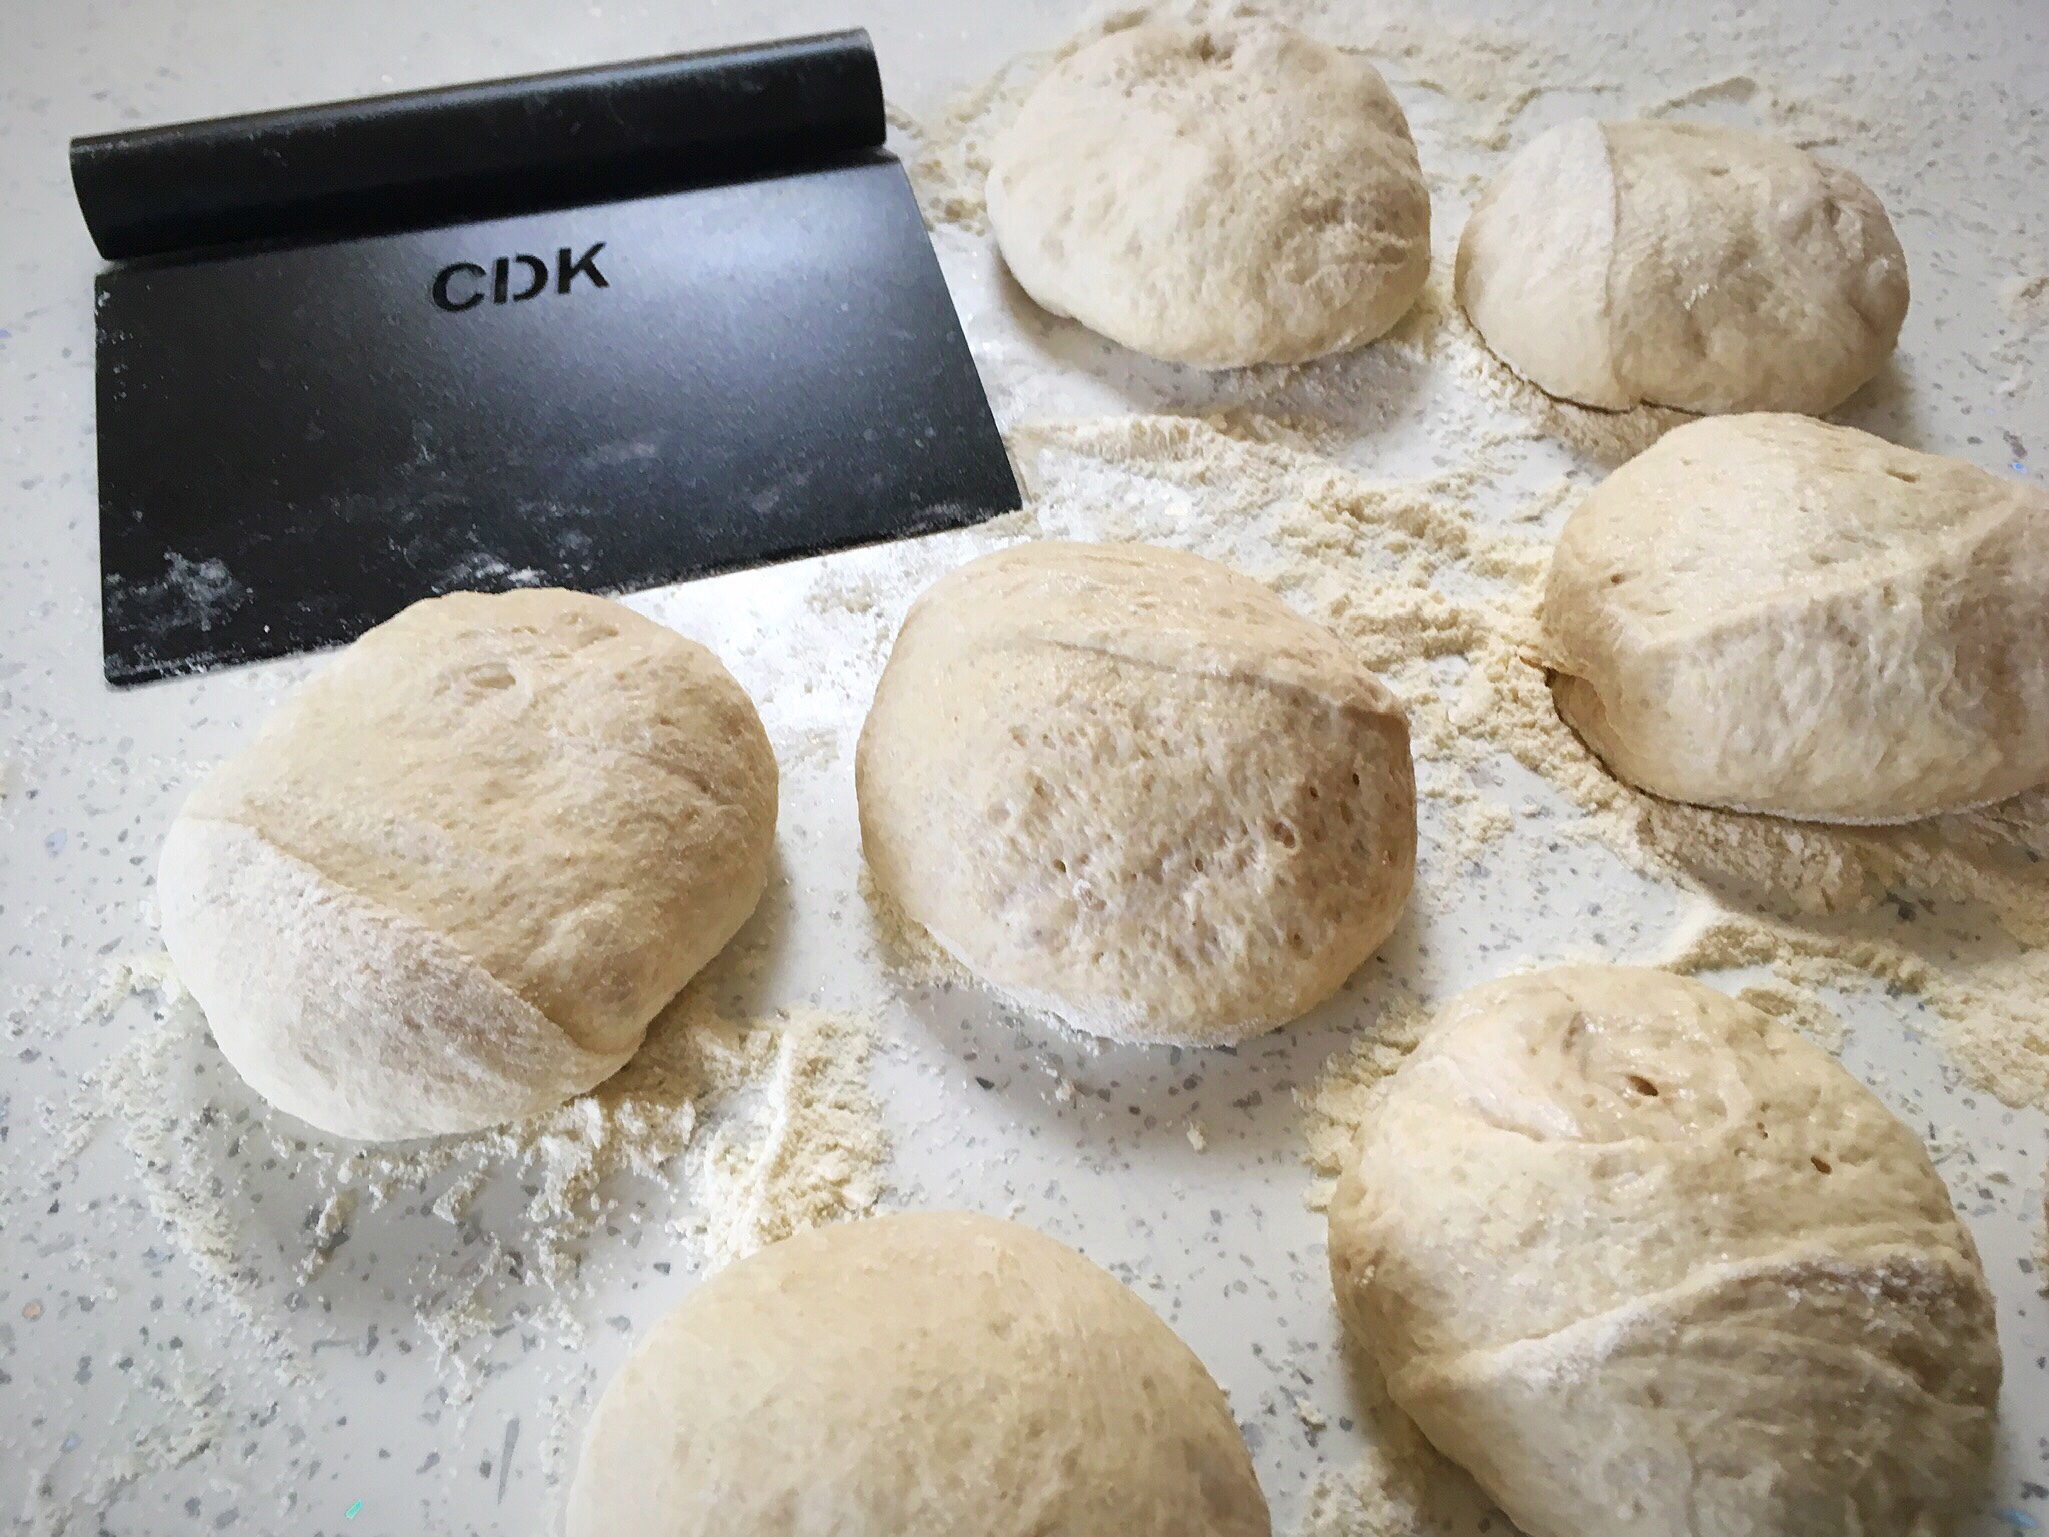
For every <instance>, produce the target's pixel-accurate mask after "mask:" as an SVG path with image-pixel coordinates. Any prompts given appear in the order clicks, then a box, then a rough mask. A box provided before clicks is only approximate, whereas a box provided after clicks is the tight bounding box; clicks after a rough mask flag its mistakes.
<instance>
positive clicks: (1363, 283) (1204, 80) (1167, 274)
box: [988, 19, 1430, 368]
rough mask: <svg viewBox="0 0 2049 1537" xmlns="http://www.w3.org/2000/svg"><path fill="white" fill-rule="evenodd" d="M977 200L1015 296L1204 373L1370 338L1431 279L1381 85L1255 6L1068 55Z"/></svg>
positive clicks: (1141, 30)
mask: <svg viewBox="0 0 2049 1537" xmlns="http://www.w3.org/2000/svg"><path fill="white" fill-rule="evenodd" d="M988 199H989V223H990V226H991V227H992V228H993V229H994V231H995V233H996V243H997V245H998V247H999V248H1000V249H1001V250H1002V252H1003V259H1004V261H1005V262H1006V263H1007V264H1008V265H1009V267H1010V270H1011V272H1012V274H1014V275H1015V276H1016V278H1017V281H1018V283H1019V284H1020V285H1021V286H1022V287H1023V288H1024V290H1025V292H1026V293H1028V294H1030V295H1031V296H1032V298H1034V299H1036V300H1037V301H1038V302H1039V303H1040V304H1041V305H1043V306H1044V307H1045V308H1047V309H1049V310H1051V311H1053V313H1054V314H1056V315H1071V316H1073V317H1074V318H1075V319H1076V320H1079V321H1080V322H1081V323H1082V324H1083V325H1085V326H1088V327H1090V328H1091V329H1093V330H1095V331H1099V332H1101V333H1102V334H1103V335H1104V336H1107V337H1109V338H1110V339H1111V340H1112V341H1116V342H1121V343H1123V344H1124V345H1125V346H1127V347H1131V348H1134V349H1136V350H1137V351H1139V352H1144V353H1149V354H1151V355H1152V356H1153V357H1156V358H1166V359H1169V360H1171V361H1174V362H1180V363H1195V364H1199V365H1201V366H1202V367H1204V368H1229V367H1235V366H1237V365H1239V364H1245V363H1299V362H1302V361H1303V360H1305V359H1308V358H1314V357H1321V356H1322V355H1323V354H1324V353H1327V352H1338V351H1342V350H1343V349H1345V348H1347V347H1356V346H1358V345H1359V344H1361V343H1362V342H1369V341H1371V340H1372V339H1373V338H1374V337H1376V336H1378V335H1380V334H1381V332H1383V331H1385V330H1386V329H1387V328H1388V327H1389V326H1391V325H1393V324H1394V323H1395V321H1397V320H1398V319H1400V318H1401V316H1402V313H1403V312H1404V311H1405V310H1407V309H1408V307H1409V306H1410V305H1411V304H1412V303H1414V302H1415V299H1416V295H1417V294H1418V293H1419V292H1421V291H1422V287H1423V282H1424V279H1425V278H1427V277H1428V276H1429V274H1430V194H1429V192H1428V190H1427V189H1426V188H1425V187H1424V185H1423V174H1422V172H1421V171H1420V170H1419V169H1418V168H1417V164H1416V144H1415V141H1414V140H1413V139H1411V138H1410V137H1409V124H1408V120H1407V119H1406V118H1404V117H1403V116H1402V109H1401V107H1400V106H1399V105H1398V104H1397V103H1396V101H1395V99H1394V96H1393V94H1392V93H1391V92H1390V91H1389V90H1388V88H1387V82H1386V81H1384V80H1382V79H1381V78H1380V76H1379V74H1378V73H1376V72H1375V70H1374V68H1373V66H1372V65H1370V64H1368V63H1367V62H1366V61H1365V60H1364V59H1359V58H1355V57H1353V56H1352V55H1350V54H1345V53H1341V52H1339V51H1338V50H1337V49H1335V48H1330V47H1327V46H1325V45H1324V44H1322V43H1319V42H1317V41H1316V40H1315V39H1313V38H1309V37H1305V36H1303V35H1302V34H1301V33H1300V32H1296V31H1294V30H1292V29H1290V28H1288V27H1284V26H1281V25H1279V24H1278V23H1275V22H1271V21H1264V20H1256V19H1248V20H1240V21H1231V22H1227V23H1219V24H1217V25H1214V26H1210V27H1204V28H1194V27H1184V26H1178V25H1171V24H1166V23H1155V22H1146V23H1142V24H1140V25H1137V26H1132V27H1128V28H1126V29H1125V30H1123V31H1121V32H1113V33H1112V34H1110V35H1109V36H1108V37H1105V38H1103V39H1101V40H1100V41H1098V42H1095V43H1091V44H1090V45H1089V46H1088V47H1086V48H1083V49H1082V50H1080V51H1079V52H1078V53H1076V54H1074V55H1073V56H1071V57H1070V58H1067V59H1065V60H1063V61H1062V62H1061V63H1060V64H1058V65H1056V66H1055V67H1054V68H1053V70H1052V71H1051V72H1050V73H1049V74H1048V75H1047V76H1046V78H1045V79H1044V80H1042V81H1041V82H1040V83H1039V84H1038V86H1037V87H1036V88H1035V89H1034V90H1033V91H1032V93H1031V95H1030V96H1029V97H1028V98H1027V99H1026V100H1025V103H1024V106H1023V108H1022V109H1021V110H1020V111H1019V113H1018V115H1017V120H1016V122H1015V123H1014V124H1012V125H1011V127H1010V128H1009V129H1007V130H1006V131H1005V132H1004V133H1003V134H1002V135H1001V136H1000V137H999V138H998V139H997V141H996V143H995V146H994V148H993V149H992V151H991V153H990V171H989V184H988Z"/></svg>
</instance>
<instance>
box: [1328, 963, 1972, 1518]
mask: <svg viewBox="0 0 2049 1537" xmlns="http://www.w3.org/2000/svg"><path fill="white" fill-rule="evenodd" d="M1330 1252H1331V1272H1332V1277H1333V1279H1334V1281H1335V1283H1336V1286H1337V1293H1338V1302H1339V1307H1340V1310H1341V1311H1342V1312H1343V1313H1344V1315H1345V1319H1346V1322H1347V1324H1348V1325H1349V1327H1350V1328H1351V1329H1352V1330H1353V1331H1354V1332H1355V1333H1356V1335H1357V1336H1358V1337H1359V1338H1360V1339H1361V1340H1362V1341H1364V1342H1365V1343H1366V1344H1367V1345H1369V1346H1370V1347H1371V1349H1372V1351H1373V1353H1374V1354H1375V1356H1377V1357H1378V1359H1379V1362H1380V1366H1381V1368H1382V1370H1383V1371H1384V1373H1385V1374H1386V1378H1387V1386H1388V1390H1389V1392H1390V1394H1391V1395H1392V1397H1393V1398H1394V1401H1395V1402H1396V1403H1397V1404H1398V1405H1400V1406H1401V1408H1402V1409H1404V1410H1405V1411H1407V1412H1408V1414H1409V1415H1410V1416H1412V1417H1413V1418H1414V1419H1415V1420H1416V1422H1417V1424H1419V1425H1420V1426H1421V1427H1422V1429H1423V1431H1424V1433H1425V1434H1426V1435H1428V1436H1429V1437H1430V1439H1431V1440H1432V1441H1433V1442H1435V1443H1436V1445H1437V1447H1438V1448H1439V1450H1441V1451H1443V1452H1445V1453H1446V1454H1447V1455H1448V1456H1450V1457H1451V1458H1452V1459H1453V1460H1454V1461H1457V1462H1460V1463H1462V1464H1464V1465H1465V1467H1466V1468H1467V1469H1469V1470H1470V1471H1471V1472H1472V1473H1473V1475H1474V1476H1475V1477H1476V1478H1477V1479H1478V1480H1479V1482H1480V1484H1481V1485H1482V1487H1484V1488H1485V1489H1486V1490H1487V1492H1488V1493H1489V1494H1490V1495H1492V1496H1493V1497H1494V1499H1495V1500H1496V1501H1497V1502H1498V1503H1499V1504H1500V1506H1501V1508H1502V1509H1503V1510H1504V1511H1506V1512H1507V1513H1508V1515H1509V1517H1510V1518H1511V1519H1512V1520H1514V1521H1515V1523H1516V1524H1517V1525H1518V1526H1520V1527H1521V1528H1522V1529H1523V1530H1524V1531H1526V1532H1528V1533H1529V1534H1530V1537H1711V1534H1712V1537H1818V1534H1821V1533H1830V1534H1850V1533H1871V1534H1878V1533H1897V1534H1901V1537H1908V1534H1912V1537H1935V1534H1937V1533H1941V1532H1946V1531H1948V1530H1949V1529H1950V1527H1951V1525H1952V1518H1953V1517H1954V1516H1955V1515H1956V1514H1957V1513H1958V1510H1959V1507H1960V1506H1961V1505H1964V1504H1967V1503H1968V1502H1969V1501H1970V1499H1971V1497H1972V1496H1973V1495H1974V1494H1976V1493H1977V1492H1978V1487H1979V1481H1980V1479H1981V1478H1982V1475H1983V1473H1984V1471H1985V1467H1986V1463H1987V1461H1988V1459H1989V1457H1990V1454H1991V1445H1992V1428H1993V1408H1994V1405H1995V1403H1996V1402H1997V1400H1998V1396H1999V1378H2000V1362H1999V1346H1998V1339H1997V1337H1996V1333H1995V1325H1994V1319H1993V1300H1992V1293H1991V1290H1990V1288H1989V1287H1988V1285H1987V1283H1986V1280H1985V1275H1984V1271H1983V1270H1982V1268H1981V1267H1980V1265H1979V1263H1978V1255H1977V1251H1976V1249H1975V1248H1974V1247H1973V1245H1972V1242H1971V1237H1970V1234H1969V1233H1968V1232H1966V1231H1965V1229H1964V1227H1963V1225H1962V1223H1960V1222H1959V1221H1958V1220H1957V1217H1956V1214H1955V1213H1954V1212H1953V1211H1952V1210H1951V1208H1950V1202H1949V1195H1948V1192H1947V1191H1945V1190H1944V1189H1943V1185H1942V1179H1941V1177H1940V1176H1939V1175H1938V1174H1937V1173H1936V1172H1935V1169H1934V1166H1933V1165H1932V1164H1930V1163H1929V1161H1928V1155H1927V1153H1926V1152H1925V1151H1923V1149H1922V1147H1921V1144H1920V1142H1919V1141H1918V1140H1917V1139H1916V1138H1915V1136H1914V1134H1913V1133H1912V1132H1911V1131H1909V1130H1908V1129H1907V1128H1906V1127H1905V1126H1903V1125H1902V1124H1901V1123H1900V1122H1899V1121H1898V1120H1897V1119H1896V1118H1895V1117H1894V1116H1893V1115H1892V1113H1891V1112H1890V1111H1888V1110H1887V1109H1886V1108H1885V1107H1884V1106H1883V1105H1881V1104H1880V1103H1879V1102H1878V1100H1877V1099H1875V1098H1874V1097H1873V1096H1872V1095H1871V1094H1870V1093H1869V1092H1868V1091H1867V1090H1866V1089H1865V1088H1864V1087H1863V1085H1861V1084H1859V1083H1858V1082H1857V1081H1856V1080H1855V1079H1854V1078H1852V1077H1851V1076H1850V1075H1849V1074H1848V1073H1846V1072H1845V1071H1843V1069H1842V1068H1841V1067H1840V1066H1839V1065H1838V1064H1837V1063H1836V1062H1835V1060H1834V1059H1833V1058H1831V1057H1829V1056H1828V1055H1827V1054H1826V1053H1824V1052H1822V1051H1821V1050H1820V1049H1819V1048H1817V1047H1815V1046H1812V1045H1810V1044H1808V1043H1807V1042H1806V1041H1804V1040H1802V1039H1800V1038H1799V1037H1798V1036H1796V1035H1794V1034H1792V1033H1791V1032H1790V1031H1787V1030H1785V1029H1783V1028H1781V1027H1780V1026H1778V1025H1776V1024H1774V1023H1772V1022H1771V1021H1770V1020H1768V1019H1766V1018H1765V1017H1764V1016H1763V1015H1762V1014H1760V1013H1758V1012H1757V1011H1756V1010H1754V1009H1751V1008H1749V1007H1748V1006H1746V1005H1744V1004H1740V1003H1737V1002H1736V1001H1735V1000H1734V999H1731V998H1729V997H1726V996H1725V995H1723V994H1721V993H1718V992H1716V991H1715V990H1714V989H1713V988H1710V987H1707V986H1705V985H1703V984H1701V983H1699V982H1694V981H1689V980H1687V979H1685V978H1681V977H1675V976H1672V975H1670V974H1669V973H1666V972H1661V971H1640V970H1635V969H1630V968H1624V967H1608V966H1574V967H1566V968H1562V969H1560V970H1556V971H1546V972H1539V973H1536V974H1534V975H1530V976H1520V977H1512V978H1509V979H1507V980H1505V981H1501V982H1495V983H1492V984H1489V985H1488V986H1485V987H1480V988H1475V989H1474V990H1473V991H1471V992H1468V993H1465V994H1463V995H1462V996H1460V997H1459V998H1457V999H1455V1000H1454V1001H1453V1002H1452V1003H1451V1004H1450V1005H1449V1006H1448V1007H1447V1008H1446V1009H1445V1010H1444V1012H1443V1013H1442V1014H1441V1015H1440V1016H1439V1018H1438V1019H1437V1020H1436V1021H1435V1022H1434V1023H1433V1024H1432V1026H1431V1028H1430V1031H1429V1033H1428V1034H1427V1035H1426V1036H1425V1037H1424V1040H1423V1043H1422V1045H1421V1046H1420V1047H1419V1048H1418V1049H1417V1051H1416V1053H1415V1055H1414V1056H1413V1057H1411V1058H1410V1059H1409V1061H1408V1062H1406V1063H1404V1064H1403V1066H1402V1067H1401V1069H1400V1070H1399V1071H1397V1072H1396V1073H1395V1074H1394V1075H1393V1076H1392V1077H1391V1078H1389V1079H1387V1080H1386V1081H1385V1082H1384V1084H1383V1085H1382V1087H1381V1090H1380V1098H1379V1102H1378V1104H1377V1105H1376V1106H1374V1107H1373V1109H1372V1111H1371V1113H1370V1114H1369V1115H1368V1116H1367V1118H1366V1120H1365V1123H1364V1128H1363V1130H1362V1132H1361V1135H1360V1143H1359V1146H1358V1148H1357V1150H1356V1153H1355V1158H1354V1162H1353V1165H1352V1167H1351V1168H1350V1169H1349V1170H1348V1171H1347V1172H1346V1174H1345V1175H1344V1177H1343V1178H1342V1179H1341V1180H1340V1182H1339V1185H1338V1189H1337V1194H1336V1198H1335V1200H1334V1203H1333V1205H1332V1206H1331V1232H1330Z"/></svg>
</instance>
